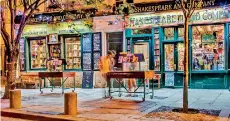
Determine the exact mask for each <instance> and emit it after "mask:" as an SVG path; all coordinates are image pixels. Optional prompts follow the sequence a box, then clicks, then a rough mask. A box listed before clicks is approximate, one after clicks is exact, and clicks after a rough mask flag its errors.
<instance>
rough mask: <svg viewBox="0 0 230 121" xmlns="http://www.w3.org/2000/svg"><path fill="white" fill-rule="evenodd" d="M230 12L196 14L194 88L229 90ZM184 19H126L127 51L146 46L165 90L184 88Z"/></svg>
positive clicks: (168, 15) (164, 15)
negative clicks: (166, 88) (167, 88)
mask: <svg viewBox="0 0 230 121" xmlns="http://www.w3.org/2000/svg"><path fill="white" fill-rule="evenodd" d="M229 12H230V11H229V10H228V8H227V9H226V8H221V7H215V8H209V9H201V10H196V11H195V12H194V14H193V16H192V18H191V20H190V24H189V41H190V42H189V52H190V53H189V61H190V66H189V72H190V82H189V86H190V88H205V89H207V88H212V89H214V88H218V89H219V88H229V85H230V78H229V75H230V74H229V69H230V67H229V65H230V64H229V63H230V59H229V58H230V55H229V50H230V46H229V44H230V41H229V33H230V31H229V29H230V28H229V27H230V25H229V24H230V23H229V22H230V16H229V15H230V13H229ZM183 19H184V18H183V13H182V12H181V11H167V12H164V11H163V12H159V13H154V14H149V13H148V14H145V13H141V14H140V13H139V14H133V15H129V16H128V17H127V18H126V23H127V28H126V50H127V51H131V52H135V47H136V46H145V45H146V46H145V50H143V51H142V52H144V53H146V54H144V55H146V56H147V58H148V59H147V61H148V62H146V63H147V66H148V68H149V69H152V70H153V69H154V70H155V72H156V73H157V74H160V75H161V84H162V85H161V86H162V87H182V86H183V70H184V68H183V63H184V60H183V59H184V39H183V37H184V28H183ZM142 48H143V47H142ZM146 48H147V49H146Z"/></svg>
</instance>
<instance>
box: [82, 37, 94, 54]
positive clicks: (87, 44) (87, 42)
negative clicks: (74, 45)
mask: <svg viewBox="0 0 230 121" xmlns="http://www.w3.org/2000/svg"><path fill="white" fill-rule="evenodd" d="M91 44H92V43H91V35H90V34H83V39H82V51H83V52H91V51H92V45H91Z"/></svg>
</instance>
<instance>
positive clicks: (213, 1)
mask: <svg viewBox="0 0 230 121" xmlns="http://www.w3.org/2000/svg"><path fill="white" fill-rule="evenodd" d="M199 3H200V2H199V1H196V2H195V5H194V7H198V6H199V5H200V4H199ZM222 4H223V3H220V1H218V0H205V1H202V2H201V6H200V7H201V8H206V7H213V6H220V5H222ZM186 6H189V3H187V5H186ZM179 9H181V6H180V4H179V3H176V2H164V3H161V4H160V5H159V4H135V8H134V13H142V12H158V11H168V10H179Z"/></svg>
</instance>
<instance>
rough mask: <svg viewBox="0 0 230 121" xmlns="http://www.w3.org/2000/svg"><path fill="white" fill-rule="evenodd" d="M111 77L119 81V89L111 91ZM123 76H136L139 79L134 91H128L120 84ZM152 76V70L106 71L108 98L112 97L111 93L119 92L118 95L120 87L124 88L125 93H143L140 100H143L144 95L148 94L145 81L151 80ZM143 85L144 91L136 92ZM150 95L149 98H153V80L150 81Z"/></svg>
mask: <svg viewBox="0 0 230 121" xmlns="http://www.w3.org/2000/svg"><path fill="white" fill-rule="evenodd" d="M111 78H114V79H115V80H116V81H117V82H118V83H119V91H113V92H111ZM124 78H136V79H141V85H140V86H138V87H137V89H135V91H134V92H129V91H128V89H127V88H126V87H125V86H124V85H123V84H122V79H124ZM153 78H154V71H129V72H127V71H115V72H108V73H107V79H108V80H107V82H108V85H109V98H110V99H112V96H111V93H114V92H119V96H121V92H122V91H121V87H120V86H122V87H123V88H125V90H126V91H125V92H126V93H143V95H144V96H143V98H142V100H143V101H145V96H146V95H148V94H150V93H149V92H146V82H147V80H151V81H153ZM143 85H144V91H143V92H137V90H138V89H139V88H140V87H141V86H143ZM152 87H153V88H152V92H151V93H152V95H151V96H150V98H151V99H153V96H154V82H153V83H152Z"/></svg>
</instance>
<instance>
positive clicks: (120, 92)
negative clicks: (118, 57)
mask: <svg viewBox="0 0 230 121" xmlns="http://www.w3.org/2000/svg"><path fill="white" fill-rule="evenodd" d="M118 82H119V83H118V84H119V94H118V96H119V97H121V80H120V79H118Z"/></svg>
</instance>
